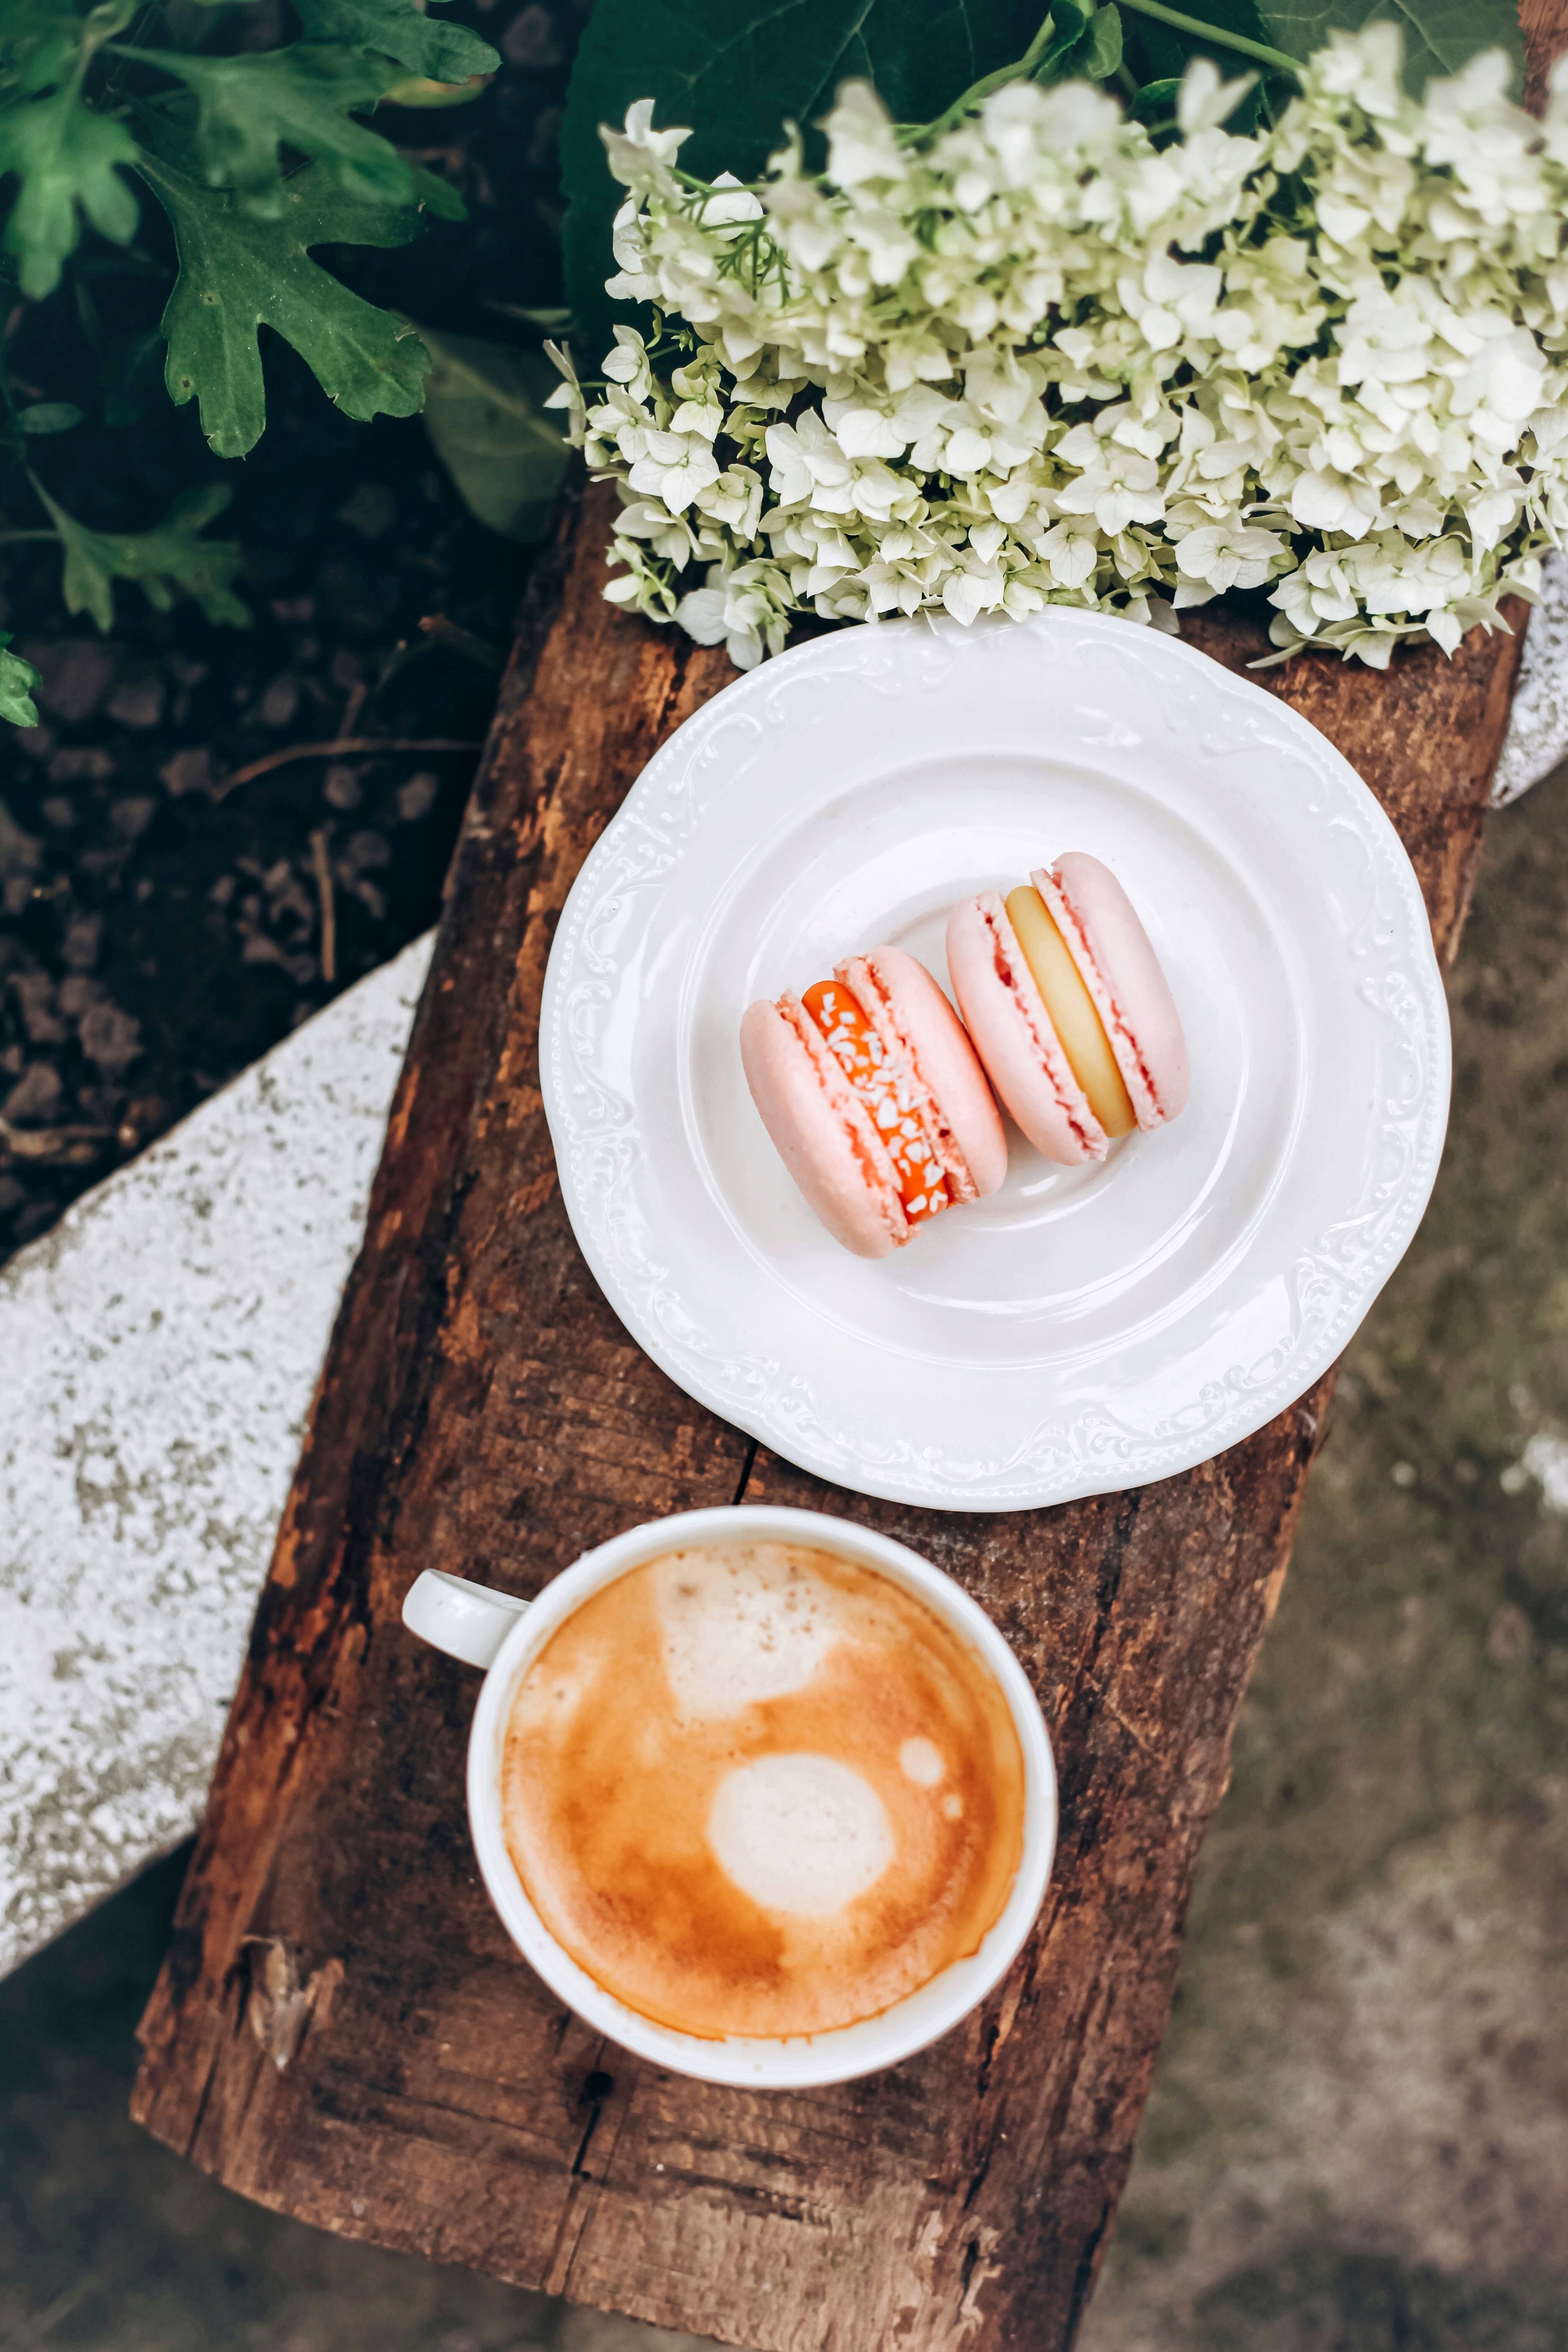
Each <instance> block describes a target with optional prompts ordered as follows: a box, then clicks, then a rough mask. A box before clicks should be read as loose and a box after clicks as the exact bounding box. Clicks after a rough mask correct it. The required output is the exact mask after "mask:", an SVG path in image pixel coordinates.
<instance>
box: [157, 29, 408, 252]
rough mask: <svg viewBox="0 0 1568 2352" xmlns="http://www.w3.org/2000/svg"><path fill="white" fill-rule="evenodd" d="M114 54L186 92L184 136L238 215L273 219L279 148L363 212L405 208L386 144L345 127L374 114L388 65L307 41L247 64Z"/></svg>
mask: <svg viewBox="0 0 1568 2352" xmlns="http://www.w3.org/2000/svg"><path fill="white" fill-rule="evenodd" d="M115 55H116V56H117V57H121V58H135V60H136V61H137V62H138V64H141V65H147V66H156V67H157V68H159V70H160V72H163V73H168V74H173V75H174V76H175V77H176V78H177V79H179V80H181V81H183V82H184V84H185V86H186V88H187V89H190V90H192V91H193V92H194V93H195V100H196V115H195V125H194V128H193V130H192V132H191V136H192V142H193V145H194V147H195V152H196V154H197V156H198V157H199V159H200V161H201V164H202V168H203V174H204V176H205V179H206V181H207V184H208V185H209V186H211V187H215V188H232V189H233V190H234V192H235V194H236V195H237V197H238V198H239V201H240V203H241V204H242V205H243V206H244V207H245V209H246V211H247V212H249V213H259V214H265V215H267V216H268V218H269V219H272V220H276V219H278V218H279V215H281V213H282V210H283V178H282V173H281V172H280V171H279V161H278V150H279V147H281V146H289V147H297V148H298V149H299V150H300V153H301V154H304V155H309V156H310V158H311V160H312V161H313V162H314V163H319V164H320V166H321V170H322V171H323V172H324V173H326V175H327V177H328V178H329V179H330V180H332V181H335V182H336V184H337V185H338V186H339V187H341V188H345V189H347V190H348V192H349V194H351V195H355V196H360V197H362V198H363V200H364V201H365V202H366V203H367V204H380V205H396V204H406V203H407V202H408V197H409V190H410V179H409V171H408V166H407V164H406V163H405V162H404V160H403V158H402V156H401V155H400V154H399V153H398V152H397V150H396V148H395V147H394V146H393V145H392V143H391V142H390V141H389V140H386V139H384V138H382V136H381V135H380V133H379V132H378V131H370V130H367V129H366V127H365V125H364V124H363V122H356V121H354V120H353V110H355V109H361V110H363V109H364V108H367V107H372V106H374V104H375V102H376V100H377V99H378V98H379V97H380V96H381V94H382V92H383V90H384V89H386V88H387V87H388V85H389V84H390V83H391V82H394V81H395V80H396V79H397V68H396V67H395V65H394V64H392V62H391V61H390V60H389V59H387V58H377V57H372V56H371V55H370V53H369V52H368V51H367V50H363V49H343V48H339V47H335V46H327V45H325V44H323V43H321V42H316V41H293V42H290V44H289V47H287V48H283V49H268V50H264V51H263V52H262V53H261V55H260V56H249V57H245V56H242V57H235V58H199V57H184V56H182V55H181V54H180V53H179V51H178V50H175V49H133V48H129V47H121V45H119V44H116V47H115Z"/></svg>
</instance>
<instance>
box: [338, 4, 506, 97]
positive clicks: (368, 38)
mask: <svg viewBox="0 0 1568 2352" xmlns="http://www.w3.org/2000/svg"><path fill="white" fill-rule="evenodd" d="M295 13H296V15H297V16H299V19H300V23H301V25H303V26H304V28H305V31H306V34H307V35H308V37H310V39H311V40H312V41H344V42H347V43H349V44H350V45H351V46H352V47H355V48H360V49H375V50H377V51H378V52H379V53H380V54H381V55H382V56H383V57H387V58H396V59H397V62H398V64H399V65H400V66H406V67H407V68H408V70H409V72H410V73H415V74H425V75H427V76H428V77H429V79H431V80H432V81H466V80H467V79H468V76H469V75H470V74H488V73H494V71H495V69H496V68H497V67H498V66H499V65H500V58H499V57H498V56H497V54H496V52H495V50H494V49H492V48H491V47H490V45H489V42H488V41H481V40H480V38H479V35H478V34H477V33H470V32H469V31H468V27H467V26H466V25H446V24H443V23H442V22H441V20H440V18H439V17H437V16H425V15H424V14H423V13H422V12H421V11H420V10H419V9H418V8H416V6H415V5H414V0H295Z"/></svg>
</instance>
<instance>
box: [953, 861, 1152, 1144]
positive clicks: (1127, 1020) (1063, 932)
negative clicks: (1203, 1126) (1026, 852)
mask: <svg viewBox="0 0 1568 2352" xmlns="http://www.w3.org/2000/svg"><path fill="white" fill-rule="evenodd" d="M947 967H948V971H949V973H950V974H951V976H952V987H953V993H954V994H955V996H956V997H957V999H958V1005H959V1010H960V1012H961V1013H963V1018H964V1022H965V1024H966V1025H967V1027H968V1030H969V1034H970V1036H971V1037H972V1038H973V1043H974V1048H975V1051H976V1052H977V1053H978V1055H979V1056H980V1058H981V1060H982V1062H983V1063H984V1066H985V1071H986V1075H987V1076H989V1078H990V1080H991V1083H992V1085H993V1086H994V1087H995V1089H996V1092H997V1093H998V1094H999V1095H1000V1096H1001V1097H1002V1100H1003V1101H1004V1102H1005V1104H1006V1106H1007V1108H1008V1109H1009V1110H1010V1111H1011V1112H1012V1114H1013V1117H1014V1118H1015V1119H1016V1121H1017V1123H1018V1125H1019V1126H1020V1127H1021V1128H1022V1129H1023V1131H1024V1133H1025V1134H1026V1136H1027V1137H1028V1139H1029V1141H1030V1142H1031V1143H1032V1144H1034V1145H1035V1147H1036V1149H1037V1150H1040V1151H1043V1152H1044V1153H1045V1155H1046V1157H1047V1160H1059V1161H1061V1162H1062V1163H1063V1164H1064V1165H1065V1166H1067V1167H1069V1168H1073V1167H1080V1166H1082V1165H1084V1164H1085V1163H1086V1162H1089V1161H1093V1160H1103V1159H1104V1158H1105V1155H1106V1153H1107V1152H1108V1151H1109V1150H1110V1146H1111V1143H1112V1142H1113V1141H1114V1140H1115V1139H1116V1138H1117V1137H1119V1136H1123V1135H1131V1133H1132V1131H1133V1129H1134V1128H1152V1127H1159V1126H1162V1125H1163V1123H1164V1121H1165V1120H1166V1119H1172V1118H1177V1117H1178V1116H1179V1114H1180V1113H1181V1111H1182V1110H1183V1109H1184V1108H1185V1105H1186V1099H1187V1085H1188V1072H1187V1046H1186V1040H1185V1038H1184V1036H1183V1034H1182V1024H1181V1019H1180V1017H1179V1015H1178V1013H1177V1012H1176V1007H1175V1003H1174V1000H1173V997H1172V994H1171V990H1170V983H1169V982H1167V980H1166V978H1165V975H1164V973H1163V971H1161V969H1160V962H1159V959H1158V957H1157V956H1156V955H1155V953H1154V950H1153V949H1152V946H1151V945H1150V943H1149V935H1148V933H1147V932H1146V931H1145V929H1143V926H1142V923H1141V922H1140V921H1139V919H1138V914H1137V910H1136V908H1134V906H1133V904H1132V901H1131V898H1129V897H1128V896H1127V893H1126V891H1125V890H1124V889H1123V888H1122V887H1121V883H1120V882H1119V881H1118V880H1117V878H1116V877H1115V875H1114V874H1112V873H1111V871H1110V867H1109V866H1102V865H1101V864H1100V860H1099V858H1098V857H1089V856H1086V855H1085V854H1084V853H1083V852H1082V851H1079V850H1074V851H1071V852H1069V854H1068V856H1065V857H1059V858H1058V860H1057V862H1056V864H1055V865H1054V866H1040V867H1038V868H1037V870H1036V871H1035V872H1034V873H1033V874H1032V875H1031V876H1030V877H1029V880H1028V882H1027V883H1026V884H1024V885H1023V886H1022V887H1020V888H1018V889H1016V890H1010V891H1009V892H1008V893H1007V895H1006V897H1005V898H1004V897H1003V895H1002V893H1001V892H1000V891H999V890H982V891H981V892H980V893H979V895H978V897H976V898H966V899H964V900H963V903H962V905H960V906H957V907H955V908H953V910H952V917H951V918H950V919H949V922H948V927H947Z"/></svg>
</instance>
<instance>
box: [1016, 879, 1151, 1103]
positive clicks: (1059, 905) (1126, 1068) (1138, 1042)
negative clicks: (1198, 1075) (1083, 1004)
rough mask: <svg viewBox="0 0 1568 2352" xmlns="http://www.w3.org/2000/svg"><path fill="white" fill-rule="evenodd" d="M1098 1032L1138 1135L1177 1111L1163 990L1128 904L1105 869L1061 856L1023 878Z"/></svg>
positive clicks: (1134, 912)
mask: <svg viewBox="0 0 1568 2352" xmlns="http://www.w3.org/2000/svg"><path fill="white" fill-rule="evenodd" d="M1029 878H1030V880H1031V881H1032V882H1033V883H1034V886H1035V887H1036V889H1037V891H1038V892H1039V894H1040V896H1041V898H1043V899H1044V900H1045V902H1046V904H1047V907H1048V908H1050V910H1051V913H1052V914H1053V915H1054V916H1055V918H1056V920H1057V924H1058V929H1060V931H1061V934H1062V937H1063V939H1064V940H1066V941H1067V944H1068V952H1069V953H1070V954H1071V956H1072V959H1073V961H1074V962H1075V963H1076V964H1077V966H1078V968H1079V971H1080V972H1081V973H1082V974H1083V981H1084V985H1085V987H1086V988H1087V989H1088V990H1089V994H1090V996H1092V997H1093V999H1094V1003H1095V1009H1096V1011H1097V1012H1098V1013H1099V1014H1100V1019H1101V1020H1102V1021H1103V1022H1104V1024H1105V1033H1106V1035H1107V1036H1108V1037H1109V1038H1110V1050H1111V1052H1112V1053H1113V1054H1114V1055H1115V1056H1116V1064H1117V1067H1118V1068H1119V1069H1120V1071H1121V1076H1122V1080H1123V1082H1124V1084H1125V1086H1126V1087H1127V1091H1128V1093H1129V1095H1130V1096H1131V1098H1132V1108H1133V1110H1134V1112H1135V1113H1136V1114H1137V1118H1138V1124H1139V1126H1140V1127H1158V1126H1160V1125H1161V1124H1162V1122H1163V1120H1165V1119H1168V1118H1177V1117H1178V1116H1179V1115H1180V1113H1181V1112H1182V1111H1183V1110H1184V1109H1185V1108H1186V1102H1187V1092H1188V1087H1189V1084H1190V1075H1189V1070H1188V1065H1187V1041H1186V1039H1185V1037H1184V1035H1183V1034H1182V1022H1181V1015H1180V1014H1179V1013H1177V1011H1176V1003H1175V999H1174V998H1173V995H1172V994H1171V984H1170V982H1169V981H1168V980H1167V979H1166V978H1165V975H1164V973H1163V971H1162V970H1161V968H1160V960H1159V958H1158V956H1156V954H1155V953H1154V950H1153V948H1152V945H1151V943H1150V940H1149V934H1148V932H1147V931H1146V930H1145V929H1143V926H1142V923H1141V922H1140V920H1139V919H1138V911H1137V909H1136V908H1135V907H1134V906H1133V904H1132V901H1131V898H1129V897H1128V895H1127V893H1126V891H1125V890H1124V889H1123V888H1122V887H1121V883H1120V882H1119V881H1118V880H1117V878H1116V877H1115V875H1114V874H1113V873H1112V872H1111V871H1110V867H1109V866H1102V865H1101V864H1100V860H1099V858H1098V857H1090V856H1089V854H1088V852H1087V851H1085V850H1079V849H1075V850H1069V851H1068V854H1067V855H1066V856H1063V857H1058V860H1057V862H1056V865H1055V866H1053V867H1050V868H1049V869H1047V868H1044V867H1042V868H1041V869H1039V870H1038V871H1037V872H1036V873H1034V874H1032V875H1031V876H1030V877H1029Z"/></svg>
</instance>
